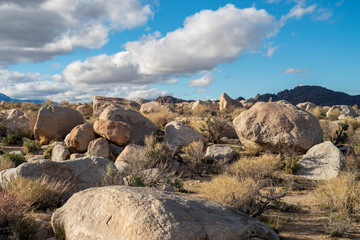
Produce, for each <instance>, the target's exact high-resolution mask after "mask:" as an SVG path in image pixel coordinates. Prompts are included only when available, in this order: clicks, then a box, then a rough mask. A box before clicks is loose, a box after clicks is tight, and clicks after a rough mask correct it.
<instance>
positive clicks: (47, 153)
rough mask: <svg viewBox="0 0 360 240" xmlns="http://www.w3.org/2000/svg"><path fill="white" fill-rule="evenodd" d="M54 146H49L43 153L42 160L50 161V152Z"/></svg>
mask: <svg viewBox="0 0 360 240" xmlns="http://www.w3.org/2000/svg"><path fill="white" fill-rule="evenodd" d="M54 147H55V145H54V144H50V145H49V146H48V147H47V148H46V149H45V151H44V153H43V157H44V159H51V154H52V150H53V149H54Z"/></svg>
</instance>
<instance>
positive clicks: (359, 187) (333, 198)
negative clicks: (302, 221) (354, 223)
mask: <svg viewBox="0 0 360 240" xmlns="http://www.w3.org/2000/svg"><path fill="white" fill-rule="evenodd" d="M357 177H358V174H356V173H351V172H347V173H342V174H341V175H339V176H338V177H336V178H333V179H330V180H327V181H323V182H322V183H320V184H319V186H318V187H317V188H316V190H315V194H316V199H317V201H318V203H320V204H321V205H322V206H323V207H325V208H326V209H328V210H329V212H330V213H332V212H337V213H338V214H339V218H341V219H340V220H345V219H347V218H348V216H353V215H358V214H359V213H360V199H359V195H360V183H359V181H358V180H357Z"/></svg>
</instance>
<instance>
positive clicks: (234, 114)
mask: <svg viewBox="0 0 360 240" xmlns="http://www.w3.org/2000/svg"><path fill="white" fill-rule="evenodd" d="M245 110H246V108H235V109H234V110H233V111H231V112H230V113H229V114H228V115H229V118H230V120H231V121H232V120H234V119H235V118H236V117H237V116H239V114H240V113H242V112H243V111H245Z"/></svg>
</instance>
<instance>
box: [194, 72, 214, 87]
mask: <svg viewBox="0 0 360 240" xmlns="http://www.w3.org/2000/svg"><path fill="white" fill-rule="evenodd" d="M214 81H215V77H214V76H213V75H212V74H211V73H210V72H206V73H204V75H203V76H202V77H201V78H198V79H192V80H190V81H189V84H188V87H207V86H209V85H210V84H211V83H213V82H214Z"/></svg>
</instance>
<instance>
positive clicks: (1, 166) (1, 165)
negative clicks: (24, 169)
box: [0, 158, 15, 172]
mask: <svg viewBox="0 0 360 240" xmlns="http://www.w3.org/2000/svg"><path fill="white" fill-rule="evenodd" d="M14 167H15V163H14V162H13V161H11V160H10V159H6V158H5V159H4V158H1V159H0V172H1V171H2V170H5V169H8V168H14Z"/></svg>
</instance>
